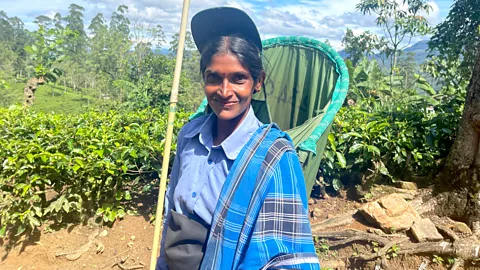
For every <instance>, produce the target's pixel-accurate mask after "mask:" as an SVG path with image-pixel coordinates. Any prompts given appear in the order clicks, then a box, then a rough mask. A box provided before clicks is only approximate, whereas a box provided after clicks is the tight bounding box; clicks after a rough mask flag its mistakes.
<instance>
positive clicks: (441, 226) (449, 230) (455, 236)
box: [435, 223, 460, 241]
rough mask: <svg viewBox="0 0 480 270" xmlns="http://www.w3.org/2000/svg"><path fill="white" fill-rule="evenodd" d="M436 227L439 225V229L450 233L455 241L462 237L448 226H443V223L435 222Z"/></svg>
mask: <svg viewBox="0 0 480 270" xmlns="http://www.w3.org/2000/svg"><path fill="white" fill-rule="evenodd" d="M435 227H437V229H438V230H439V231H441V232H443V233H445V234H446V235H448V236H449V237H450V238H451V239H452V240H453V241H457V240H458V239H459V238H460V237H458V235H457V234H456V233H455V232H454V231H452V230H451V229H449V228H448V227H446V226H443V225H441V224H437V223H435Z"/></svg>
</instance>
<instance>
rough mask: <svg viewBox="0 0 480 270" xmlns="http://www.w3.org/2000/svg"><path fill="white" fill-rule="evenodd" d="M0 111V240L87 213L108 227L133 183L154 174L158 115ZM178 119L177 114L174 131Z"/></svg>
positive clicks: (161, 122)
mask: <svg viewBox="0 0 480 270" xmlns="http://www.w3.org/2000/svg"><path fill="white" fill-rule="evenodd" d="M0 113H1V114H2V118H1V119H0V134H1V137H0V164H2V167H1V169H0V213H1V214H0V232H2V236H4V235H5V234H8V233H13V234H17V235H18V234H21V233H23V232H24V231H25V230H27V229H28V228H29V229H35V228H37V227H38V226H40V225H41V224H42V223H44V222H46V221H48V220H51V219H54V220H56V221H57V222H61V221H62V220H63V219H64V218H67V217H68V218H73V219H85V218H86V217H89V216H90V215H92V214H95V213H96V215H97V216H99V217H101V218H102V219H103V220H104V221H105V222H113V221H114V220H115V219H116V218H121V217H122V216H124V215H125V208H124V206H123V204H122V201H124V200H130V199H131V198H132V196H133V192H134V191H135V183H137V182H138V181H139V180H140V179H141V178H142V177H148V178H151V177H156V176H157V175H158V172H159V171H160V168H161V160H162V157H161V156H162V154H163V144H164V135H165V134H164V132H165V130H166V124H167V123H166V122H167V120H166V117H164V116H162V115H161V114H160V112H159V111H158V110H154V109H153V110H152V109H147V110H141V111H138V112H124V113H118V112H116V111H109V112H102V113H99V112H95V111H89V112H86V113H84V114H81V115H75V116H72V115H63V114H43V113H35V112H33V111H31V110H26V109H22V108H21V107H16V106H13V107H11V108H10V109H0ZM186 118H187V115H186V114H185V113H179V114H178V116H177V120H176V122H175V127H176V130H177V131H178V128H179V127H180V126H181V125H183V123H184V122H185V121H186ZM173 151H175V145H173V148H172V153H173ZM48 194H54V196H53V197H52V196H47V195H48Z"/></svg>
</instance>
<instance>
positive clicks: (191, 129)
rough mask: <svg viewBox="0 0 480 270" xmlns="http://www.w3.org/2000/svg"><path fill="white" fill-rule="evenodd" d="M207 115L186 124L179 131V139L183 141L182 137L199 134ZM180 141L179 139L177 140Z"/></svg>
mask: <svg viewBox="0 0 480 270" xmlns="http://www.w3.org/2000/svg"><path fill="white" fill-rule="evenodd" d="M208 117H209V115H208V114H207V115H202V116H200V117H198V118H195V119H193V120H191V121H189V122H188V123H186V124H185V125H184V126H183V127H182V128H181V129H180V132H179V134H178V136H179V137H181V138H182V139H183V137H193V136H195V135H196V134H198V133H199V132H200V130H201V129H202V126H203V124H204V123H205V121H206V120H207V119H208ZM179 139H180V138H179Z"/></svg>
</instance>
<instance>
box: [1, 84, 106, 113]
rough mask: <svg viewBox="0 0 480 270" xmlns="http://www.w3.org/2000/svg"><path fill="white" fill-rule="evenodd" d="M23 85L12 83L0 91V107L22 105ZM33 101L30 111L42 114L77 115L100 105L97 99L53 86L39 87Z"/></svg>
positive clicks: (79, 92)
mask: <svg viewBox="0 0 480 270" xmlns="http://www.w3.org/2000/svg"><path fill="white" fill-rule="evenodd" d="M24 86H25V83H12V84H10V87H9V88H8V89H0V106H1V107H8V106H10V105H12V104H21V103H23V88H24ZM35 98H36V99H35V101H34V104H33V106H32V109H33V110H35V111H42V112H47V113H49V112H55V113H69V114H78V113H81V112H83V111H84V110H85V108H86V107H89V106H99V105H101V104H102V101H100V100H99V99H98V98H94V97H92V96H90V95H87V94H86V93H82V92H81V91H78V92H73V91H72V89H70V88H68V87H67V91H65V90H64V88H63V87H59V86H55V85H53V84H45V85H40V86H39V87H38V88H37V90H36V91H35Z"/></svg>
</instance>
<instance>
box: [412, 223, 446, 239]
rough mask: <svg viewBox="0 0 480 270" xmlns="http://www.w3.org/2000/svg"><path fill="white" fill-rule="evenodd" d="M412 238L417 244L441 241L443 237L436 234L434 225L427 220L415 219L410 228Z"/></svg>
mask: <svg viewBox="0 0 480 270" xmlns="http://www.w3.org/2000/svg"><path fill="white" fill-rule="evenodd" d="M411 230H412V233H413V236H415V238H416V239H417V240H418V241H419V242H426V241H440V240H443V237H442V235H441V234H440V233H438V231H437V228H436V227H435V224H433V222H432V221H431V220H430V219H428V218H424V219H417V220H416V221H415V222H414V223H413V226H412V228H411Z"/></svg>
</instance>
